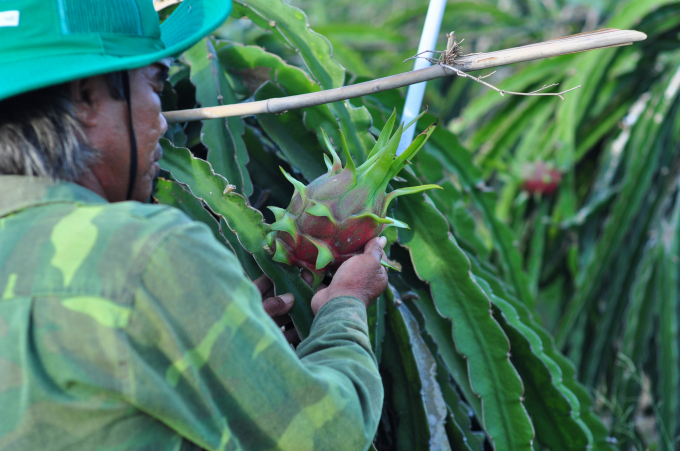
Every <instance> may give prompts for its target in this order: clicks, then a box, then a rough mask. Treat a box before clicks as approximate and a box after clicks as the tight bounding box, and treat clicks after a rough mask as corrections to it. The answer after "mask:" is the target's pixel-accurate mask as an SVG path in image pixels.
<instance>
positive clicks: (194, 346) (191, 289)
mask: <svg viewBox="0 0 680 451" xmlns="http://www.w3.org/2000/svg"><path fill="white" fill-rule="evenodd" d="M0 193H1V194H0V449H2V450H3V451H13V450H31V451H33V450H46V449H49V450H69V451H72V450H102V451H113V450H121V451H122V450H187V449H199V448H204V449H210V450H225V449H226V450H273V449H285V450H296V451H304V450H351V451H357V450H361V449H366V448H368V446H369V445H370V442H371V440H372V438H373V434H374V433H375V430H376V428H377V423H378V420H379V417H380V411H381V406H382V398H383V391H382V384H381V380H380V376H379V373H378V369H377V364H376V361H375V357H374V355H373V353H372V352H371V348H370V343H369V339H368V334H367V325H366V317H365V316H366V313H365V308H364V307H363V305H362V304H361V303H360V302H359V300H358V299H355V298H351V297H342V298H336V299H334V300H332V301H331V302H329V303H328V304H326V305H325V306H324V307H323V308H322V309H321V310H320V311H319V313H318V315H317V316H316V319H315V321H314V325H313V327H312V332H311V335H310V337H309V338H308V339H306V340H305V341H304V342H303V343H302V344H301V345H300V346H299V347H298V348H297V351H295V350H293V349H292V348H291V347H290V345H288V344H287V342H286V340H285V338H284V336H283V334H282V332H281V330H280V329H279V328H278V327H277V326H276V324H275V323H274V322H273V321H272V320H271V319H269V318H268V316H267V315H266V313H265V312H264V309H263V308H262V301H261V297H260V294H259V292H258V290H257V288H256V287H255V286H254V285H253V284H252V283H251V282H250V281H249V280H248V278H247V277H246V276H245V274H244V272H243V270H242V269H241V266H240V265H239V263H238V261H237V259H236V257H235V256H234V255H233V254H232V253H230V252H229V251H227V250H226V249H225V248H224V247H223V246H222V245H220V244H219V243H218V242H217V241H216V240H215V238H214V236H213V235H212V233H211V232H210V230H209V229H208V227H207V226H205V225H204V224H202V223H197V222H193V221H191V220H190V219H189V218H188V217H187V216H185V215H184V214H183V213H181V212H180V211H178V210H176V209H173V208H170V207H167V206H162V205H145V204H140V203H137V202H121V203H114V204H109V203H107V202H106V201H105V200H104V199H102V198H101V197H99V196H97V195H96V194H94V193H93V192H91V191H89V190H87V189H85V188H82V187H80V186H77V185H74V184H70V183H58V184H50V183H49V182H47V181H46V180H43V179H39V178H30V177H20V176H0Z"/></svg>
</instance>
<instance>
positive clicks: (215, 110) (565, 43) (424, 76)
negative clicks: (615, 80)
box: [163, 28, 647, 123]
mask: <svg viewBox="0 0 680 451" xmlns="http://www.w3.org/2000/svg"><path fill="white" fill-rule="evenodd" d="M646 38H647V35H645V34H644V33H640V32H639V31H633V30H616V29H611V28H610V29H604V30H597V31H593V32H590V33H581V34H576V35H572V36H567V37H564V38H559V39H554V40H551V41H545V42H541V43H538V44H531V45H525V46H523V47H516V48H511V49H506V50H499V51H497V52H490V53H478V54H472V55H465V56H461V57H459V58H456V60H455V64H454V65H453V66H452V67H453V68H455V69H456V70H459V71H461V72H472V71H477V70H483V69H489V68H492V67H498V66H505V65H508V64H514V63H519V62H524V61H532V60H536V59H541V58H550V57H553V56H559V55H566V54H569V53H578V52H585V51H588V50H595V49H601V48H608V47H619V46H623V45H631V44H632V43H634V42H639V41H643V40H645V39H646ZM455 74H456V72H455V71H454V70H451V69H448V68H445V67H443V66H441V65H434V66H431V67H427V68H425V69H420V70H414V71H411V72H405V73H403V74H398V75H392V76H391V77H386V78H379V79H377V80H371V81H367V82H364V83H358V84H356V85H349V86H343V87H341V88H336V89H328V90H325V91H319V92H313V93H309V94H301V95H297V96H290V97H280V98H274V99H267V100H261V101H257V102H246V103H238V104H233V105H223V106H216V107H208V108H195V109H191V110H178V111H168V112H165V113H163V115H164V116H165V118H166V120H167V121H168V122H169V123H176V122H188V121H199V120H202V119H217V118H225V117H234V116H249V115H253V114H263V113H283V112H285V111H288V110H294V109H298V108H306V107H310V106H315V105H322V104H326V103H331V102H339V101H342V100H347V99H353V98H355V97H361V96H365V95H370V94H374V93H376V92H382V91H387V90H390V89H395V88H401V87H403V86H409V85H412V84H414V83H420V82H423V81H429V80H434V79H437V78H442V77H448V76H451V75H455Z"/></svg>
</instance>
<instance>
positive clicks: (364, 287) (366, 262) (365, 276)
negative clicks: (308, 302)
mask: <svg viewBox="0 0 680 451" xmlns="http://www.w3.org/2000/svg"><path fill="white" fill-rule="evenodd" d="M386 243H387V239H386V238H385V237H379V238H374V239H372V240H371V241H369V242H368V243H366V247H364V253H363V254H361V255H355V256H354V257H352V258H350V259H349V260H347V261H346V262H345V263H343V264H342V265H340V268H338V270H337V271H336V272H335V275H334V276H333V280H332V281H331V284H330V285H329V286H328V287H327V288H322V289H320V290H319V291H317V292H316V294H315V295H314V297H313V298H312V311H313V312H314V314H315V315H316V313H317V312H318V311H319V309H320V308H321V307H323V306H324V304H326V302H328V301H330V300H331V299H333V298H336V297H338V296H353V297H355V298H358V299H359V300H360V301H361V302H363V303H364V305H365V306H366V307H368V306H369V305H371V304H372V303H373V301H375V300H376V299H377V298H378V296H380V293H382V292H383V291H385V289H386V288H387V270H386V269H385V267H383V266H382V265H381V264H380V260H381V259H385V260H386V259H387V256H386V255H385V252H384V251H383V247H385V244H386Z"/></svg>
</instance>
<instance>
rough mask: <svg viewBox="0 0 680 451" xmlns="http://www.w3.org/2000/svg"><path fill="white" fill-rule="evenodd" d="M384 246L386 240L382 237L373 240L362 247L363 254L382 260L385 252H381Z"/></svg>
mask: <svg viewBox="0 0 680 451" xmlns="http://www.w3.org/2000/svg"><path fill="white" fill-rule="evenodd" d="M385 244H387V238H385V237H384V236H379V237H378V238H373V239H372V240H371V241H369V242H368V243H366V246H365V247H364V254H368V255H370V256H372V257H374V258H376V259H378V260H380V259H384V258H385V257H386V256H385V252H384V251H383V248H384V247H385Z"/></svg>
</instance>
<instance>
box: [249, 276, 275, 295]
mask: <svg viewBox="0 0 680 451" xmlns="http://www.w3.org/2000/svg"><path fill="white" fill-rule="evenodd" d="M253 283H254V284H255V286H256V287H257V289H258V290H260V294H261V295H263V296H264V295H265V293H267V291H269V290H271V289H272V288H273V287H274V283H273V282H272V281H271V280H270V279H269V277H267V276H266V274H262V275H261V276H260V277H258V278H257V279H255V280H253Z"/></svg>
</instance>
